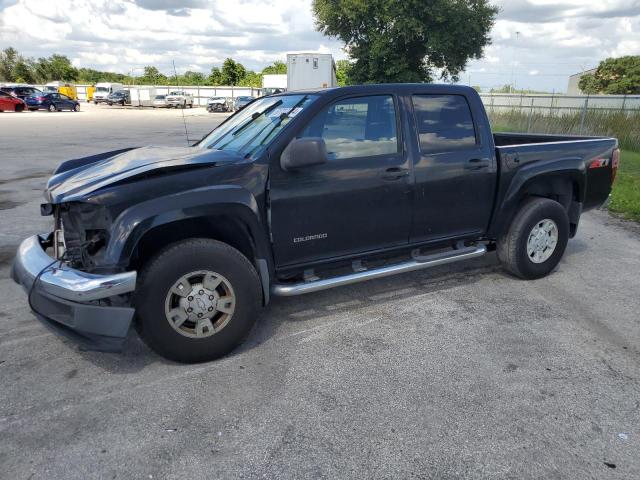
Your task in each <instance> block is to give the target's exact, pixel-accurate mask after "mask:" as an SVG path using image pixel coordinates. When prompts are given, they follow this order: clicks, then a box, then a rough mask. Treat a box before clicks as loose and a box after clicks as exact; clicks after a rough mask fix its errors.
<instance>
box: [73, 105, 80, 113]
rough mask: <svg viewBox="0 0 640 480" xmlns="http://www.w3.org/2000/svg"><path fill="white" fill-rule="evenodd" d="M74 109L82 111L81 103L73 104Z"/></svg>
mask: <svg viewBox="0 0 640 480" xmlns="http://www.w3.org/2000/svg"><path fill="white" fill-rule="evenodd" d="M73 111H74V112H79V111H80V104H79V103H76V104H75V105H74V106H73Z"/></svg>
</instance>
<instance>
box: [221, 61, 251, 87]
mask: <svg viewBox="0 0 640 480" xmlns="http://www.w3.org/2000/svg"><path fill="white" fill-rule="evenodd" d="M246 74H247V71H246V69H245V68H244V65H242V64H241V63H239V62H236V61H235V60H233V59H232V58H227V59H226V60H225V61H224V63H223V64H222V79H221V80H222V84H223V85H238V84H239V83H240V81H241V80H242V79H243V78H244V77H245V75H246Z"/></svg>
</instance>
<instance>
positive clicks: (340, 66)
mask: <svg viewBox="0 0 640 480" xmlns="http://www.w3.org/2000/svg"><path fill="white" fill-rule="evenodd" d="M350 72H351V62H350V61H349V60H338V61H337V62H336V79H337V80H338V85H340V86H341V87H344V86H345V85H351V84H352V83H353V82H352V81H351V78H350V77H349V74H350Z"/></svg>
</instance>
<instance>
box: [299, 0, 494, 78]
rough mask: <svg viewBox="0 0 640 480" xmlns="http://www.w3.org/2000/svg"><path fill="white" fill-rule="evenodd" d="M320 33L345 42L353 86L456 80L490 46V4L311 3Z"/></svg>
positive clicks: (407, 0)
mask: <svg viewBox="0 0 640 480" xmlns="http://www.w3.org/2000/svg"><path fill="white" fill-rule="evenodd" d="M312 8H313V13H314V15H315V17H316V28H317V29H318V30H319V31H321V32H322V33H324V34H325V35H328V36H331V37H337V38H339V39H341V40H342V41H343V42H344V43H345V46H346V50H347V51H348V52H349V56H350V57H351V58H352V59H354V60H355V62H354V64H353V66H352V68H351V70H350V73H349V78H350V79H351V81H352V82H354V83H384V82H428V81H431V80H432V79H433V77H434V75H435V74H436V71H438V72H439V73H440V77H441V78H442V79H449V78H450V79H453V80H457V78H458V74H459V73H460V72H461V71H462V70H463V69H464V67H465V66H466V64H467V61H468V60H469V59H470V58H481V57H482V50H483V48H484V46H485V45H487V44H489V43H490V38H489V32H490V30H491V27H492V26H493V23H494V19H495V16H496V14H497V12H498V9H497V7H494V6H493V5H490V4H489V2H488V0H403V1H397V0H366V1H365V0H313V7H312Z"/></svg>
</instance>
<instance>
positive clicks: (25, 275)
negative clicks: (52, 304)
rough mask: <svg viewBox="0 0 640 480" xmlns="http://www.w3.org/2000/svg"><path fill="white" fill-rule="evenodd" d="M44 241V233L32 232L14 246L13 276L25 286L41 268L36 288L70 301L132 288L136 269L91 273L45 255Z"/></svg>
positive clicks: (90, 298)
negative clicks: (109, 273)
mask: <svg viewBox="0 0 640 480" xmlns="http://www.w3.org/2000/svg"><path fill="white" fill-rule="evenodd" d="M46 241H47V237H46V236H40V235H34V236H33V237H29V238H27V239H26V240H24V241H23V242H22V243H21V244H20V247H19V248H18V253H17V254H16V258H15V261H14V264H13V269H14V278H15V279H16V281H17V282H18V283H20V284H22V286H23V287H24V288H25V289H26V290H30V289H31V287H32V285H33V282H34V281H35V279H36V277H37V276H38V275H39V274H40V273H41V272H42V271H43V270H45V269H46V270H45V271H44V273H42V274H41V275H40V278H39V279H38V290H40V291H42V292H44V293H47V294H49V295H53V296H55V297H58V298H62V299H64V300H69V301H71V302H92V301H94V300H101V299H103V298H107V297H113V296H115V295H122V294H124V293H130V292H133V290H135V288H136V272H125V273H116V274H113V275H94V274H92V273H86V272H82V271H80V270H74V269H73V268H69V267H68V266H66V265H64V264H63V265H60V264H59V263H58V262H56V261H55V259H53V258H51V257H50V256H49V255H47V253H46V252H45V251H44V248H43V245H45V244H46ZM47 267H50V268H47Z"/></svg>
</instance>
